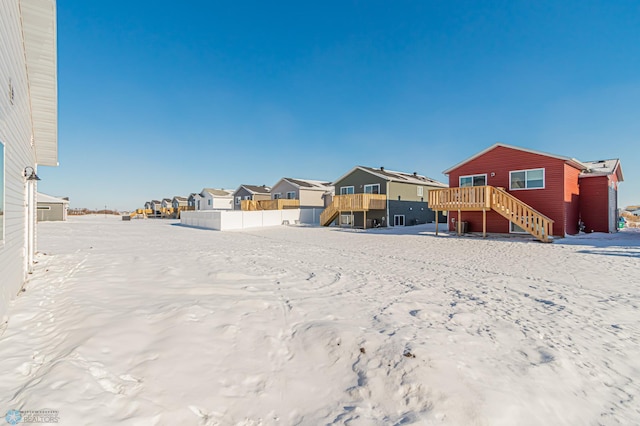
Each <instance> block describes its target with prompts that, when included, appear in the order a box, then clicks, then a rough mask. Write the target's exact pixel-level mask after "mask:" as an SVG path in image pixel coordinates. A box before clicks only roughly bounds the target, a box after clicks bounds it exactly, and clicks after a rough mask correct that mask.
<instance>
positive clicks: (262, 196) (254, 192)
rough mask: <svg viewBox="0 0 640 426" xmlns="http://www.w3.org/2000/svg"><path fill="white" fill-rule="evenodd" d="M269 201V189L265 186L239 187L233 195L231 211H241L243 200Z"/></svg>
mask: <svg viewBox="0 0 640 426" xmlns="http://www.w3.org/2000/svg"><path fill="white" fill-rule="evenodd" d="M270 199H271V188H269V187H268V186H266V185H262V186H256V185H240V186H239V187H238V189H236V190H235V192H234V193H233V200H234V201H233V209H234V210H242V201H243V200H253V201H261V200H270Z"/></svg>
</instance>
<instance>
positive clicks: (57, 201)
mask: <svg viewBox="0 0 640 426" xmlns="http://www.w3.org/2000/svg"><path fill="white" fill-rule="evenodd" d="M37 200H38V207H37V211H38V213H37V220H38V222H50V221H64V220H67V213H68V211H69V199H68V198H58V197H52V196H51V195H47V194H43V193H41V192H38V194H37Z"/></svg>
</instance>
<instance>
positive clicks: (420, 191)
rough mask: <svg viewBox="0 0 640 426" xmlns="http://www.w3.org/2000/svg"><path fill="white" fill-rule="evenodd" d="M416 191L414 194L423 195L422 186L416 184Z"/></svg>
mask: <svg viewBox="0 0 640 426" xmlns="http://www.w3.org/2000/svg"><path fill="white" fill-rule="evenodd" d="M417 191H418V192H417V194H416V195H417V196H418V197H422V196H423V195H424V187H422V186H418V187H417Z"/></svg>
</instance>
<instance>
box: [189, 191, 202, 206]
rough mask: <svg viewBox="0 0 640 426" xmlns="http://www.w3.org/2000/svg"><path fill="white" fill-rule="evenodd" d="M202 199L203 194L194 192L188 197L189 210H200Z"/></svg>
mask: <svg viewBox="0 0 640 426" xmlns="http://www.w3.org/2000/svg"><path fill="white" fill-rule="evenodd" d="M201 201H202V195H200V194H197V193H195V192H192V193H191V194H189V198H188V199H187V205H188V206H189V210H200V203H201Z"/></svg>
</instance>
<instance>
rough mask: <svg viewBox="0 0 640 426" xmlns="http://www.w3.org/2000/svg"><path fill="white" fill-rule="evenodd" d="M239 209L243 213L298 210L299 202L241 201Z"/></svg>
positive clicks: (280, 200) (282, 200) (287, 200)
mask: <svg viewBox="0 0 640 426" xmlns="http://www.w3.org/2000/svg"><path fill="white" fill-rule="evenodd" d="M240 208H241V209H242V210H244V211H256V210H284V209H298V208H300V200H289V199H286V198H279V199H277V200H255V201H254V200H242V202H241V204H240Z"/></svg>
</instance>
